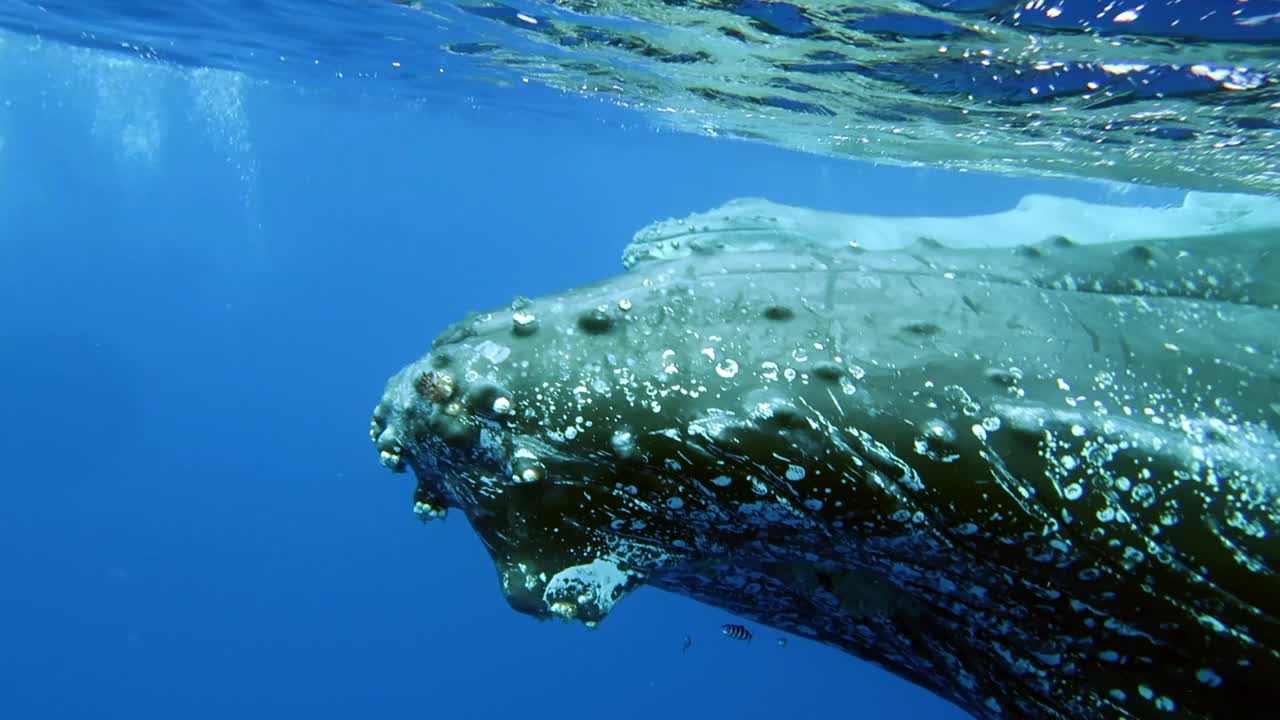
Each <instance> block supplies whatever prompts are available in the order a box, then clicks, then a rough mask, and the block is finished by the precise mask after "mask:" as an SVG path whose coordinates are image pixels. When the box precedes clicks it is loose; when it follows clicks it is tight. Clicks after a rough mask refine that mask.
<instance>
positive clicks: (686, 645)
mask: <svg viewBox="0 0 1280 720" xmlns="http://www.w3.org/2000/svg"><path fill="white" fill-rule="evenodd" d="M691 647H693V638H692V637H690V636H688V635H685V636H684V643H683V644H681V645H680V652H686V651H688V650H689V648H691Z"/></svg>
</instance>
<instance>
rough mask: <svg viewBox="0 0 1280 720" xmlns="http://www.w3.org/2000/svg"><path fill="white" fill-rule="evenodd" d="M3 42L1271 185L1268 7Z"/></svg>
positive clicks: (1196, 183)
mask: <svg viewBox="0 0 1280 720" xmlns="http://www.w3.org/2000/svg"><path fill="white" fill-rule="evenodd" d="M0 25H3V26H5V27H7V28H9V29H10V30H12V31H15V32H18V33H22V34H28V35H36V36H39V37H43V38H51V39H57V40H62V41H67V42H71V43H75V44H79V45H84V46H90V47H96V48H108V49H115V50H119V51H121V52H125V53H129V54H133V55H141V56H145V57H154V58H158V59H161V60H164V61H169V62H174V63H180V64H189V65H198V66H209V67H217V68H224V69H235V70H241V71H244V72H246V73H249V74H250V75H253V76H256V77H263V78H269V79H273V80H276V81H282V82H288V83H295V84H300V85H305V86H308V87H315V88H327V87H331V86H333V85H338V86H342V87H346V88H354V89H356V90H357V91H358V92H362V93H370V94H375V95H381V96H394V97H397V98H403V99H405V100H410V101H416V102H422V101H425V102H443V101H446V100H456V99H459V98H462V99H465V100H467V101H468V102H471V103H473V104H481V105H483V104H485V103H486V102H492V101H495V99H498V98H500V99H499V100H497V101H500V102H502V103H528V104H545V103H546V102H547V101H546V96H545V94H539V93H538V92H537V90H536V89H537V88H543V89H545V88H553V89H555V90H559V91H563V92H566V93H573V94H580V95H584V96H588V97H593V98H599V99H603V100H606V101H608V102H610V103H614V104H617V105H621V106H625V107H629V108H635V109H637V110H639V111H640V112H641V113H643V116H644V117H646V118H647V120H648V121H650V122H653V123H656V124H659V125H662V126H669V127H674V128H678V129H682V130H688V131H693V132H699V133H705V134H711V135H717V136H734V137H745V138H752V139H757V140H761V141H765V142H769V143H773V144H777V145H780V146H784V147H789V148H796V149H802V150H808V151H814V152H820V153H829V154H833V155H847V156H854V157H859V158H866V159H875V160H882V161H889V162H900V163H920V164H926V165H932V166H944V167H952V168H969V169H981V170H992V171H997V172H1007V173H1023V174H1041V175H1044V174H1058V175H1068V176H1078V177H1091V178H1104V179H1110V180H1120V181H1134V182H1140V183H1153V184H1163V185H1175V186H1181V187H1187V188H1194V189H1203V190H1223V191H1245V192H1260V193H1268V194H1275V193H1278V192H1280V170H1277V167H1280V163H1277V159H1278V153H1277V145H1278V143H1280V82H1278V78H1280V2H1276V1H1275V0H1261V1H1259V0H1250V1H1239V2H1229V1H1226V0H1182V1H1178V0H1168V1H1164V2H1143V1H1142V0H1077V1H1072V0H1029V1H1027V2H1008V1H1002V0H920V1H919V2H908V1H906V0H900V1H894V0H867V1H866V2H861V3H857V4H849V3H842V2H829V1H823V2H807V3H796V4H792V3H786V2H765V1H763V0H705V1H693V0H665V1H661V2H658V1H649V2H640V1H636V0H559V1H557V2H523V3H512V4H504V3H496V2H424V1H421V0H412V1H406V0H363V1H355V0H351V1H348V2H335V1H332V0H330V1H325V2H321V1H317V0H260V1H256V2H250V1H248V0H223V1H222V2H194V1H191V0H187V1H177V2H160V1H159V0H148V1H144V2H96V3H86V2H79V1H78V0H76V1H73V0H53V1H46V2H41V3H34V2H11V3H7V4H6V5H5V6H4V8H3V9H0Z"/></svg>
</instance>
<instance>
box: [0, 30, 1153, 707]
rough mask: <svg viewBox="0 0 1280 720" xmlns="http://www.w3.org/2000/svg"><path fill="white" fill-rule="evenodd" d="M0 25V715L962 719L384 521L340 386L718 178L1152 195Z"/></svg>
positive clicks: (588, 270)
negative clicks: (354, 85)
mask: <svg viewBox="0 0 1280 720" xmlns="http://www.w3.org/2000/svg"><path fill="white" fill-rule="evenodd" d="M0 54H2V55H3V62H2V63H0V82H2V86H3V88H4V92H3V98H2V101H3V102H2V105H0V141H2V146H0V557H2V558H3V559H4V564H3V575H0V577H2V579H3V584H2V585H0V588H2V590H0V718H21V719H26V718H33V719H34V718H41V719H43V718H50V719H53V718H95V719H96V718H104V719H105V718H129V719H135V720H146V719H150V718H193V719H195V718H219V719H222V718H229V717H238V718H280V717H308V718H312V719H313V720H314V719H320V720H323V719H328V718H355V717H362V718H363V717H373V718H380V717H450V718H489V717H512V716H518V717H522V718H566V717H578V718H591V717H607V718H611V719H613V720H623V719H626V718H636V719H640V718H647V719H651V718H654V717H678V718H697V717H735V718H773V717H779V716H782V717H829V716H835V717H858V718H900V717H915V718H931V719H936V720H942V719H944V718H962V717H964V715H963V714H962V713H961V712H960V711H959V710H957V709H955V708H953V707H951V706H950V705H948V704H946V703H944V702H943V701H941V700H939V699H937V698H934V697H933V696H931V695H929V694H928V693H926V692H924V691H922V690H920V689H918V688H915V687H913V686H910V685H908V684H907V683H906V682H904V681H902V680H899V679H897V678H894V677H892V676H890V675H888V674H887V673H884V672H882V671H880V670H878V669H876V668H874V667H872V666H870V665H868V664H866V663H862V662H859V661H857V660H855V659H852V658H850V657H847V656H844V655H842V654H840V653H838V652H836V651H834V650H831V649H827V648H823V647H819V646H817V645H814V644H812V643H809V642H807V641H803V640H800V639H797V638H791V639H790V642H788V643H787V644H786V645H785V646H780V645H779V644H778V643H777V642H776V641H777V639H778V638H779V635H778V634H777V633H774V632H771V631H769V630H768V629H766V628H759V627H757V628H755V630H756V637H755V640H754V641H753V642H752V643H750V644H744V643H738V642H734V641H732V640H729V639H727V638H724V637H722V636H721V635H720V634H719V631H718V628H719V626H720V625H721V624H722V623H725V622H733V621H735V619H734V618H732V617H730V616H727V615H725V614H724V613H722V612H720V611H717V610H714V609H710V608H707V607H702V606H698V605H695V604H693V603H691V602H689V601H686V600H683V599H681V598H677V597H674V596H670V595H667V594H664V593H661V592H658V591H654V590H649V589H642V590H640V591H639V592H637V593H636V594H635V596H633V597H630V598H628V599H627V600H626V601H625V602H623V603H622V604H620V605H619V607H618V608H617V610H615V612H614V614H613V615H612V616H611V617H610V618H609V619H608V620H607V621H606V622H605V623H603V624H602V626H601V627H600V628H599V629H596V630H586V629H584V628H582V627H579V626H577V625H569V624H560V623H551V622H545V623H539V622H536V621H534V620H531V619H529V618H527V617H525V616H522V615H519V614H517V613H515V612H513V611H511V610H510V609H509V608H508V607H507V606H506V604H505V602H504V601H503V599H502V596H501V594H500V593H499V590H498V585H497V580H496V577H495V573H494V571H493V568H492V564H491V563H490V561H489V559H488V558H487V556H486V555H485V553H484V551H483V549H482V548H481V547H480V545H479V543H478V542H477V541H476V539H475V537H474V535H473V534H472V532H471V531H470V529H469V528H468V526H467V525H466V523H465V522H464V521H463V519H462V518H460V517H457V518H453V519H450V520H448V521H447V522H445V523H443V524H440V523H433V524H431V525H428V526H422V525H420V524H419V523H418V522H417V521H416V520H415V519H414V517H413V515H412V513H411V512H410V506H411V492H412V484H411V481H410V480H409V479H407V478H406V477H405V476H395V475H391V474H389V473H387V472H386V471H385V470H384V469H383V468H382V467H381V466H380V465H379V464H378V461H377V457H376V452H375V450H374V448H373V447H372V446H371V445H370V443H369V441H368V436H367V423H368V416H369V411H370V408H371V407H372V405H373V404H374V402H375V401H376V400H377V398H378V395H379V393H380V391H381V388H382V384H383V382H384V381H385V379H386V377H387V376H388V375H389V374H390V373H392V372H394V371H395V370H396V369H398V368H399V367H400V366H401V365H402V364H403V363H405V362H407V361H409V360H411V359H413V358H416V357H417V356H418V355H419V354H420V353H421V352H423V351H424V350H425V349H426V348H427V347H428V345H429V342H430V340H431V338H432V337H434V336H435V334H437V333H438V332H439V331H440V330H442V329H443V328H444V327H445V326H446V325H447V324H449V323H450V322H452V321H453V320H455V319H457V318H458V317H460V316H461V315H462V314H464V313H465V312H467V311H470V310H474V309H479V308H485V307H491V306H495V305H500V304H503V303H506V302H508V301H509V300H510V298H511V297H512V296H513V295H517V294H519V295H537V294H540V293H546V292H551V291H555V290H559V289H562V288H564V287H568V286H571V285H576V284H580V283H585V282H589V281H592V280H595V279H598V278H601V277H603V276H605V275H609V274H613V273H616V272H617V271H618V270H619V269H620V263H619V255H620V252H621V250H622V247H623V246H624V245H625V244H626V242H627V241H628V240H629V239H630V237H631V234H632V233H633V232H634V231H635V230H637V229H639V228H641V227H643V226H644V225H646V224H648V223H649V222H651V221H653V220H657V219H660V218H665V217H671V216H683V215H685V214H687V213H689V212H693V211H698V210H705V209H707V208H710V207H714V206H716V205H719V204H720V203H722V202H724V201H726V200H728V199H731V198H734V197H740V196H764V197H768V198H770V199H772V200H775V201H779V202H785V203H793V204H799V205H805V206H810V207H819V208H824V209H831V210H842V211H857V212H879V213H887V214H920V213H926V214H959V213H976V212H987V211H995V210H1000V209H1004V208H1007V207H1010V206H1012V205H1013V203H1014V202H1015V201H1016V200H1017V198H1019V197H1020V196H1021V195H1022V194H1024V193H1025V192H1028V191H1031V190H1035V191H1038V192H1054V193H1056V194H1060V195H1070V196H1075V197H1081V198H1085V199H1091V200H1101V199H1107V200H1110V201H1113V202H1115V201H1126V200H1131V201H1137V200H1142V201H1146V202H1159V201H1164V200H1170V199H1173V198H1175V197H1176V194H1175V193H1171V192H1164V191H1159V190H1138V191H1129V192H1127V193H1124V192H1122V191H1119V190H1117V189H1115V188H1114V187H1111V186H1103V185H1099V184H1083V183H1074V182H1066V181H1053V182H1050V181H1030V180H1027V179H1013V178H998V177H992V176H982V175H978V174H961V173H944V172H940V171H927V170H912V169H902V168H884V167H876V166H872V165H868V164H864V163H858V162H853V161H844V160H833V159H823V158H819V157H815V156H806V155H801V154H796V153H791V152H788V151H784V150H780V149H774V148H770V147H768V146H765V145H757V144H747V143H742V142H730V141H724V140H713V139H708V138H700V137H694V136H691V135H682V134H674V133H659V132H654V131H652V130H648V129H645V126H644V124H643V123H639V122H636V121H635V120H634V118H631V117H630V116H628V115H627V114H625V112H624V111H623V110H620V109H616V108H610V107H608V106H605V105H602V104H600V103H596V102H590V101H586V100H578V99H572V98H554V97H552V96H551V95H550V94H548V95H547V98H546V99H545V100H541V101H539V102H536V103H532V104H530V103H522V107H521V108H520V109H508V108H504V107H503V106H502V104H501V99H502V95H501V92H500V91H497V90H494V89H492V88H488V87H487V86H477V87H476V89H475V91H476V92H477V93H480V94H484V95H485V97H486V98H488V100H487V101H486V103H485V107H483V108H481V109H476V108H475V105H474V103H472V102H469V101H468V100H467V99H466V97H462V96H460V97H456V98H454V97H451V96H450V95H449V94H448V93H445V94H444V95H442V96H441V97H440V98H439V99H438V100H437V101H435V102H430V103H413V104H406V103H397V102H396V101H395V99H394V98H377V97H368V96H364V95H361V94H358V93H347V94H344V93H343V92H342V91H340V90H334V89H332V88H325V90H324V91H323V92H317V91H315V90H314V88H310V87H308V86H307V85H306V84H305V83H291V82H281V81H279V80H278V79H277V80H274V81H273V82H271V83H263V82H259V81H257V80H255V79H252V78H246V77H244V76H241V75H236V74H234V73H230V72H225V71H217V72H209V71H204V72H202V71H199V70H193V69H192V68H175V67H170V66H159V65H152V64H148V63H146V62H145V61H140V60H137V59H132V58H127V57H120V56H116V55H111V54H107V53H105V52H103V51H99V50H84V49H73V48H69V47H65V46H62V45H60V44H58V43H56V42H53V41H43V42H41V41H37V40H34V39H32V38H30V37H26V36H20V35H6V36H3V45H2V47H0ZM465 89H469V88H465ZM459 92H463V90H460V91H459ZM520 92H532V91H526V90H520ZM464 94H465V93H464ZM530 105H532V107H530ZM1118 193H1119V194H1118ZM686 636H688V637H690V638H691V639H692V641H693V644H692V646H691V647H690V648H689V649H688V650H687V651H682V645H683V644H684V638H685V637H686Z"/></svg>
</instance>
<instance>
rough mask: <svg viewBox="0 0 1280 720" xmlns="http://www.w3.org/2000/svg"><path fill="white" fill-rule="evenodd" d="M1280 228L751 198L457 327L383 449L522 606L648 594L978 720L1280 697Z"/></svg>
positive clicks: (1235, 711)
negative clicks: (796, 640)
mask: <svg viewBox="0 0 1280 720" xmlns="http://www.w3.org/2000/svg"><path fill="white" fill-rule="evenodd" d="M1063 228H1065V229H1066V230H1067V231H1065V232H1064V231H1063ZM925 233H927V234H925ZM1277 242H1280V212H1277V205H1276V204H1275V203H1274V201H1269V200H1260V199H1252V200H1251V199H1235V200H1230V201H1228V200H1223V199H1221V198H1214V197H1203V196H1200V197H1197V198H1195V202H1192V200H1189V201H1188V204H1187V205H1185V206H1183V207H1182V208H1172V209H1168V210H1164V211H1151V210H1137V209H1127V208H1118V207H1111V206H1091V205H1088V204H1083V203H1076V202H1074V201H1066V200H1058V199H1053V198H1036V199H1033V200H1031V201H1024V203H1023V204H1021V205H1019V207H1018V208H1016V209H1014V210H1012V211H1009V212H1008V213H1002V214H996V215H988V216H974V217H968V218H877V217H870V216H839V215H835V214H832V213H818V212H816V211H811V210H805V209H801V208H790V207H786V206H782V205H776V204H773V203H769V202H767V201H763V200H741V201H734V202H731V203H729V204H728V205H726V206H724V207H722V208H719V209H717V210H713V211H710V212H708V213H702V214H699V215H695V216H691V217H689V218H686V219H684V220H680V221H666V222H663V223H658V224H655V225H654V226H651V227H650V228H647V229H645V230H642V231H641V232H640V233H638V234H637V238H636V241H635V242H634V243H633V244H632V245H631V246H630V247H629V248H628V249H627V251H626V252H625V253H624V264H625V265H626V266H627V267H628V268H629V269H628V270H627V271H626V272H625V273H623V274H621V275H619V276H617V277H613V278H609V279H607V280H603V281H601V282H598V283H595V284H592V285H588V286H585V287H580V288H577V289H573V290H569V291H565V292H563V293H559V294H556V295H551V296H546V297H540V298H536V299H527V298H517V299H516V300H515V301H514V302H513V303H512V304H511V305H510V306H509V307H507V308H504V309H501V310H495V311H492V312H485V313H481V314H476V315H473V316H471V317H469V318H466V319H464V320H463V321H461V322H459V323H457V324H455V325H453V326H452V327H450V328H449V329H448V330H446V331H445V332H444V333H443V334H442V335H441V336H440V337H439V338H437V339H436V341H435V343H434V345H433V348H432V350H431V351H430V352H429V353H428V354H427V355H426V356H425V357H423V358H422V359H420V360H418V361H416V362H414V363H412V364H410V365H409V366H407V367H405V368H404V369H403V370H401V371H400V372H399V373H397V374H396V375H395V376H394V377H392V378H391V380H390V382H389V383H388V384H387V387H386V391H385V393H384V395H383V397H382V399H381V402H380V403H379V404H378V406H377V408H376V409H375V411H374V416H373V421H372V428H371V435H372V437H373V440H374V442H375V443H376V444H377V447H378V449H379V451H380V453H381V458H382V461H383V463H384V464H385V465H387V466H388V467H390V468H391V469H393V470H396V471H405V470H412V472H413V474H414V475H415V476H416V478H417V489H416V494H415V498H414V508H415V511H416V512H417V513H418V515H419V516H420V517H422V518H423V519H429V518H432V517H438V516H440V515H443V514H444V513H446V512H447V511H448V510H451V509H452V510H456V511H460V512H462V513H463V514H464V515H465V516H466V517H467V519H468V520H469V522H470V523H471V525H472V526H473V527H474V529H475V531H476V532H477V534H478V535H479V537H480V538H481V540H482V541H483V543H484V545H485V547H486V548H487V549H488V551H489V553H490V555H491V556H492V558H493V560H494V562H495V563H496V565H497V570H498V577H499V582H500V584H501V588H502V592H503V593H504V594H505V596H506V598H507V599H508V601H509V602H510V604H511V605H512V606H513V607H514V608H516V609H517V610H519V611H521V612H524V613H528V614H530V615H534V616H537V617H561V618H566V619H574V620H579V621H583V622H587V623H597V622H599V621H600V620H601V619H603V618H604V617H605V616H606V615H607V614H608V613H609V612H610V610H611V609H612V608H613V607H614V605H615V604H616V603H617V602H618V601H619V600H620V599H621V598H622V597H623V596H624V595H626V593H627V592H628V591H630V590H632V589H634V588H635V587H637V586H639V585H640V584H648V585H651V586H655V587H659V588H663V589H667V590H670V591H674V592H677V593H680V594H683V595H686V596H689V597H693V598H696V599H698V600H701V601H704V602H707V603H710V604H713V605H716V606H719V607H722V608H725V609H727V610H729V611H731V612H733V613H736V614H738V615H741V616H742V617H746V618H752V619H754V620H756V621H758V622H760V623H764V624H767V625H770V626H773V627H775V628H779V629H782V630H785V631H788V632H791V633H795V634H797V635H800V636H804V637H808V638H812V639H814V640H816V641H819V642H822V643H826V644H829V645H833V646H836V647H839V648H842V649H843V650H845V651H847V652H849V653H851V654H853V655H856V656H858V657H860V658H864V659H866V660H869V661H872V662H875V663H878V664H879V665H881V666H883V667H885V668H887V669H888V670H890V671H891V672H894V673H896V674H897V675H899V676H902V677H904V678H906V679H908V680H910V681H912V682H914V683H917V684H919V685H921V686H923V687H925V688H928V689H929V690H932V691H933V692H935V693H937V694H938V695H940V696H942V697H945V698H947V699H949V700H950V701H952V702H954V703H956V704H957V705H959V706H960V707H962V708H964V709H965V710H966V711H968V712H969V713H971V714H972V715H974V716H975V717H978V718H1027V719H1032V720H1040V719H1067V718H1070V719H1072V720H1081V719H1092V718H1099V719H1101V718H1219V717H1227V716H1228V714H1229V716H1231V717H1266V716H1271V717H1274V715H1268V713H1274V712H1276V708H1280V683H1278V682H1277V681H1276V679H1277V678H1280V578H1278V576H1277V573H1276V568H1277V566H1278V564H1280V540H1278V539H1277V532H1280V501H1278V500H1277V491H1278V490H1280V488H1278V485H1277V483H1278V482H1280V470H1278V469H1277V468H1278V465H1277V456H1278V455H1280V438H1278V437H1277V434H1276V428H1277V425H1278V423H1280V342H1278V341H1280V308H1278V304H1280V253H1277V251H1276V250H1274V248H1275V247H1276V245H1277Z"/></svg>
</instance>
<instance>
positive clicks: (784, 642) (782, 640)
mask: <svg viewBox="0 0 1280 720" xmlns="http://www.w3.org/2000/svg"><path fill="white" fill-rule="evenodd" d="M786 646H787V639H786V638H784V637H780V638H778V647H786Z"/></svg>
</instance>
